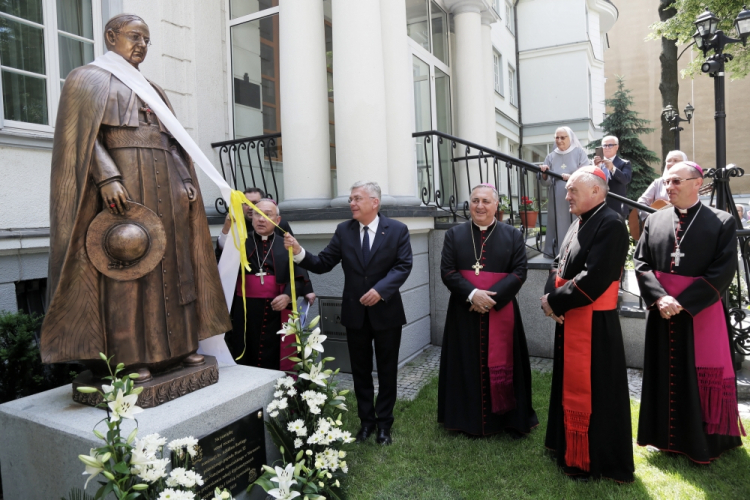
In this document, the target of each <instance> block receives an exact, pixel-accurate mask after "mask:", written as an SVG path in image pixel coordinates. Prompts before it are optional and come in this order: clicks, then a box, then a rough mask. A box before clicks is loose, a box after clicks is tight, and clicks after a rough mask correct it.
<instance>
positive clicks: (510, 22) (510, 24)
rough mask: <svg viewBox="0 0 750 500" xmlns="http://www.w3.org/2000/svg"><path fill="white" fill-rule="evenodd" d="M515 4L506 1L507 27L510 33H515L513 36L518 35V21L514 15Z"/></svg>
mask: <svg viewBox="0 0 750 500" xmlns="http://www.w3.org/2000/svg"><path fill="white" fill-rule="evenodd" d="M513 10H514V7H513V4H512V3H510V2H508V1H506V2H505V27H506V28H508V31H510V32H511V33H513V36H515V35H516V21H515V18H514V15H513Z"/></svg>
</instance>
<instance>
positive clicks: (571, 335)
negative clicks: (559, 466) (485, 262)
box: [555, 276, 620, 471]
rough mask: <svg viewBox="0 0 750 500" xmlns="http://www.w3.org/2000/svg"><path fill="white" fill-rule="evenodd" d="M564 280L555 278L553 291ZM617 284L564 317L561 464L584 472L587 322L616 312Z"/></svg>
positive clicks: (587, 464)
mask: <svg viewBox="0 0 750 500" xmlns="http://www.w3.org/2000/svg"><path fill="white" fill-rule="evenodd" d="M567 282H568V280H565V279H562V278H561V277H559V276H557V277H555V288H560V287H561V286H563V285H564V284H565V283H567ZM619 284H620V283H619V282H618V281H614V282H612V284H611V285H610V286H609V288H607V289H606V290H605V291H604V293H603V294H601V295H600V296H599V298H598V299H596V300H595V301H593V302H592V303H591V304H589V305H587V306H583V307H576V308H575V309H571V310H570V311H567V312H566V313H565V322H564V324H563V325H564V326H563V328H564V332H565V339H564V340H565V342H564V347H563V384H562V385H563V393H562V405H563V425H564V427H565V446H566V448H565V463H566V464H567V465H568V466H570V467H578V468H579V469H581V470H585V471H588V470H590V468H591V458H590V456H589V423H590V422H591V327H592V325H591V322H592V319H593V316H594V311H611V310H613V309H616V308H617V291H618V287H619Z"/></svg>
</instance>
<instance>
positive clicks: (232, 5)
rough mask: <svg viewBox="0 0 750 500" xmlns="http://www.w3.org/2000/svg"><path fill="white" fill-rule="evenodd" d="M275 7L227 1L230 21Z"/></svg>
mask: <svg viewBox="0 0 750 500" xmlns="http://www.w3.org/2000/svg"><path fill="white" fill-rule="evenodd" d="M0 1H2V0H0ZM277 5H279V0H229V13H230V16H231V19H236V18H238V17H242V16H246V15H248V14H254V13H256V12H259V11H261V10H265V9H269V8H271V7H276V6H277Z"/></svg>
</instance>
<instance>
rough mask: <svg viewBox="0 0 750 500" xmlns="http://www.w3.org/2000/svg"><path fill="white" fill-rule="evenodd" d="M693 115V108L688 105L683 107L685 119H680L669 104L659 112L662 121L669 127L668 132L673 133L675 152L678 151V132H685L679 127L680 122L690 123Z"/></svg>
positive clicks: (677, 112) (678, 114) (678, 113)
mask: <svg viewBox="0 0 750 500" xmlns="http://www.w3.org/2000/svg"><path fill="white" fill-rule="evenodd" d="M693 113H695V108H694V107H693V106H692V105H691V104H690V103H687V106H685V118H683V117H681V116H680V112H679V111H677V110H676V109H674V108H673V107H672V105H671V104H667V107H666V108H664V110H663V111H662V112H661V114H662V116H663V117H664V120H666V122H667V123H669V124H670V125H671V128H670V129H669V130H671V131H672V132H674V148H675V149H676V150H679V149H680V132H682V131H683V130H685V129H683V128H682V127H680V122H688V123H690V120H692V119H693Z"/></svg>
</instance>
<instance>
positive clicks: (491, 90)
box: [482, 10, 497, 149]
mask: <svg viewBox="0 0 750 500" xmlns="http://www.w3.org/2000/svg"><path fill="white" fill-rule="evenodd" d="M493 12H494V11H492V10H485V11H484V12H482V59H483V60H484V63H483V66H484V85H485V91H484V95H485V97H486V99H487V103H486V105H485V106H486V113H485V115H486V117H487V139H486V141H485V142H483V143H482V145H483V146H487V147H488V148H491V149H497V132H495V58H494V51H493V49H492V26H490V25H491V24H492V23H494V22H495V21H496V18H495V14H493Z"/></svg>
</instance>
